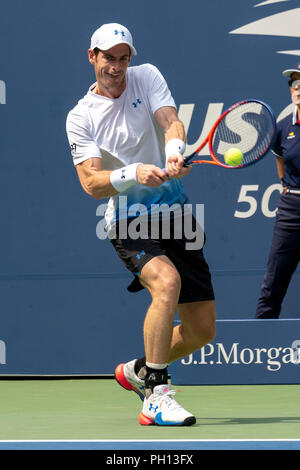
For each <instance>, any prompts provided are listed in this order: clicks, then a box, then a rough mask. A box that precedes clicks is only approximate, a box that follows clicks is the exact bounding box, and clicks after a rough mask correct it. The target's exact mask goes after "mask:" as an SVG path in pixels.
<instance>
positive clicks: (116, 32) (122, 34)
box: [114, 29, 125, 37]
mask: <svg viewBox="0 0 300 470" xmlns="http://www.w3.org/2000/svg"><path fill="white" fill-rule="evenodd" d="M114 33H115V34H116V35H118V34H121V36H123V37H124V36H125V33H124V31H118V30H117V29H115V31H114Z"/></svg>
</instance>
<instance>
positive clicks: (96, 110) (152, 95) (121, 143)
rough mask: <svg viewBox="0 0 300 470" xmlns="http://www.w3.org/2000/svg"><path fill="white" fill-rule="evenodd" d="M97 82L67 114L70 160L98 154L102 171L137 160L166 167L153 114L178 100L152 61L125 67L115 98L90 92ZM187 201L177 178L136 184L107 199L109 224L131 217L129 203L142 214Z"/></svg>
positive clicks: (161, 140)
mask: <svg viewBox="0 0 300 470" xmlns="http://www.w3.org/2000/svg"><path fill="white" fill-rule="evenodd" d="M95 86H96V84H93V85H92V86H91V87H90V89H89V90H88V92H87V94H86V95H85V96H84V98H82V99H81V100H80V101H79V102H78V104H77V105H76V106H75V107H74V108H73V109H72V110H71V111H70V112H69V114H68V117H67V123H66V128H67V135H68V140H69V143H70V146H71V153H72V156H73V162H74V165H78V164H79V163H81V162H83V161H84V160H87V159H89V158H101V159H102V167H103V169H105V170H115V169H117V168H121V167H123V166H126V165H129V164H130V163H136V162H140V163H149V164H150V163H151V164H154V165H157V166H158V167H160V168H164V166H165V159H166V157H165V141H164V134H163V131H162V129H161V127H160V126H159V124H158V123H157V121H156V119H155V118H154V113H155V111H157V110H158V109H159V108H161V107H163V106H172V107H176V105H175V102H174V100H173V98H172V96H171V93H170V90H169V88H168V86H167V84H166V81H165V80H164V78H163V76H162V75H161V73H160V72H159V70H158V69H157V68H156V67H154V66H153V65H151V64H144V65H140V66H136V67H128V69H127V72H126V89H125V91H124V92H123V93H122V95H121V96H120V97H119V98H107V97H104V96H101V95H97V94H96V93H94V92H93V89H94V88H95ZM120 196H126V197H127V208H126V207H124V203H123V201H124V199H122V203H121V204H119V197H120ZM186 201H187V197H186V195H185V192H184V189H183V185H182V182H181V181H180V180H178V179H171V180H170V181H169V182H166V183H164V184H163V185H161V186H159V187H158V188H149V187H146V186H143V185H140V184H138V183H137V184H135V185H134V186H131V187H130V188H129V189H128V190H126V191H123V192H122V193H119V194H117V195H116V196H113V197H111V198H110V200H109V203H108V208H107V210H106V214H105V219H106V224H107V229H108V231H109V230H110V228H111V227H112V225H113V224H114V223H115V222H116V221H117V220H120V219H121V218H122V219H123V218H126V217H128V216H130V214H131V216H132V214H133V212H134V211H129V212H128V210H129V209H130V207H131V206H132V205H133V204H135V206H134V207H135V210H136V208H137V206H136V205H137V204H138V205H139V212H138V213H137V214H136V215H144V214H146V213H150V212H151V211H152V212H153V211H154V210H157V205H160V206H161V205H162V204H168V206H172V205H173V204H180V205H181V206H182V205H183V204H184V203H185V202H186ZM153 205H155V206H153ZM151 206H152V207H151ZM154 207H155V209H154ZM128 214H129V215H128Z"/></svg>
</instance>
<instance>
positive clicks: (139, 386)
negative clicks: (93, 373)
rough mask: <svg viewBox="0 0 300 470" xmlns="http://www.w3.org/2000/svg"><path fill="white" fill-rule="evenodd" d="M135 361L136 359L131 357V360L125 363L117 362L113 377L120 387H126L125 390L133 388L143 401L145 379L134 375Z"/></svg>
mask: <svg viewBox="0 0 300 470" xmlns="http://www.w3.org/2000/svg"><path fill="white" fill-rule="evenodd" d="M135 362H136V359H133V361H130V362H127V363H126V364H119V365H118V366H117V367H116V370H115V378H116V380H117V382H119V384H120V385H121V386H122V387H124V388H126V390H133V391H134V392H135V393H137V394H138V395H139V397H140V399H141V400H142V401H144V398H145V381H144V380H142V379H140V378H139V377H138V376H137V375H136V373H135V371H134V365H135Z"/></svg>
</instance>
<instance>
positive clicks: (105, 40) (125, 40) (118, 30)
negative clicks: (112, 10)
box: [91, 23, 137, 55]
mask: <svg viewBox="0 0 300 470" xmlns="http://www.w3.org/2000/svg"><path fill="white" fill-rule="evenodd" d="M117 44H127V45H128V46H129V47H130V49H131V51H132V53H133V55H136V54H137V52H136V50H135V48H134V47H133V42H132V36H131V34H130V31H129V30H128V29H127V28H126V27H125V26H122V25H121V24H118V23H108V24H104V25H102V26H101V27H100V28H98V29H97V30H96V31H95V32H94V34H93V36H92V38H91V49H95V47H97V48H98V49H100V50H101V51H107V50H108V49H110V48H111V47H114V46H116V45H117Z"/></svg>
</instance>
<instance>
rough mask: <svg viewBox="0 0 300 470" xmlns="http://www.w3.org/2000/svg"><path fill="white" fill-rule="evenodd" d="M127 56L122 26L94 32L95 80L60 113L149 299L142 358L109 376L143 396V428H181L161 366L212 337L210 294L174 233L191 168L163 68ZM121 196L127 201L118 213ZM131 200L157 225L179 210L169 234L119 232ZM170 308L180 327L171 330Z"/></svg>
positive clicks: (181, 412) (130, 50) (182, 415)
mask: <svg viewBox="0 0 300 470" xmlns="http://www.w3.org/2000/svg"><path fill="white" fill-rule="evenodd" d="M133 55H136V49H135V47H134V45H133V41H132V36H131V34H130V32H129V31H128V29H127V28H126V27H125V26H122V25H120V24H116V23H110V24H105V25H103V26H101V27H100V28H99V29H97V30H96V31H95V33H94V34H93V35H92V38H91V45H90V49H89V50H88V57H89V61H90V63H91V64H92V65H93V67H94V71H95V76H96V82H95V83H94V84H93V85H92V86H91V87H90V88H89V90H88V92H87V94H86V95H85V96H84V97H83V98H82V99H81V100H80V101H79V102H78V104H77V105H76V106H75V107H74V108H73V109H72V110H71V111H70V113H69V114H68V117H67V134H68V139H69V143H70V146H71V153H72V156H73V161H74V165H75V166H76V169H77V172H78V176H79V180H80V182H81V185H82V187H83V188H84V190H85V191H86V192H87V193H88V194H89V195H91V196H92V197H94V198H96V199H101V198H108V197H109V198H110V200H109V204H108V208H107V211H106V214H105V220H106V226H107V230H108V233H109V234H112V233H114V234H117V236H116V237H115V236H114V237H113V236H111V237H110V238H111V242H112V244H113V246H114V248H115V250H116V251H117V253H118V255H119V257H120V258H121V260H122V261H123V262H124V263H125V265H126V266H127V268H128V269H129V270H130V271H131V272H132V274H133V276H134V277H133V282H132V283H131V285H130V286H129V287H128V290H129V291H132V292H135V291H138V290H141V289H143V288H146V289H148V291H149V292H150V294H151V298H152V302H151V305H150V307H149V309H148V311H147V313H146V317H145V322H144V344H145V356H144V357H142V358H139V359H134V360H132V361H130V362H128V363H126V364H119V365H118V366H117V367H116V370H115V376H116V379H117V381H118V382H119V383H120V384H121V385H122V386H123V387H124V388H125V389H127V390H134V391H135V392H137V393H138V394H139V395H140V396H141V397H142V399H143V409H142V412H141V413H140V415H139V422H140V423H141V424H142V425H148V424H157V425H185V426H187V425H192V424H194V423H195V422H196V418H195V416H194V415H193V414H192V413H189V412H188V411H186V410H185V409H184V408H182V407H181V406H180V405H179V404H178V403H177V401H176V400H175V398H174V393H175V392H174V391H173V390H171V388H170V385H169V384H168V370H167V367H168V365H169V364H170V363H171V362H173V361H175V360H177V359H179V358H182V357H185V356H187V355H189V354H190V353H192V352H193V351H195V350H197V349H199V348H201V347H202V346H204V345H205V344H207V343H208V342H210V341H211V340H212V339H213V337H214V335H215V316H216V314H215V303H214V292H213V288H212V284H211V276H210V272H209V268H208V265H207V263H206V261H205V258H204V256H203V251H202V246H201V248H200V249H197V250H188V249H187V248H186V247H187V245H186V241H187V240H186V239H185V235H184V234H183V236H182V237H181V238H178V237H176V236H174V233H175V231H174V224H175V220H178V217H182V220H181V222H182V221H183V215H182V214H183V211H181V208H182V207H183V205H184V204H185V203H186V202H187V196H186V194H185V191H184V188H183V185H182V180H181V179H182V178H183V177H184V176H186V175H187V174H188V173H189V171H190V168H187V167H184V158H183V153H184V150H185V140H186V136H185V131H184V126H183V124H182V122H181V121H180V120H179V119H178V116H177V111H176V105H175V103H174V100H173V98H172V96H171V93H170V91H169V88H168V86H167V84H166V81H165V79H164V78H163V76H162V74H161V73H160V72H159V70H158V69H157V68H156V67H155V66H153V65H150V64H144V65H140V66H130V67H129V64H130V61H131V58H132V56H133ZM164 168H165V170H164ZM120 196H126V198H127V206H126V210H124V204H122V205H121V204H120ZM136 203H139V204H140V207H141V208H142V209H141V211H142V212H143V210H144V213H143V214H140V215H144V216H145V217H146V218H147V217H150V216H151V217H152V216H153V211H154V209H153V207H156V210H157V207H158V208H159V214H158V217H157V220H158V221H160V220H161V212H160V209H161V208H162V207H164V208H168V207H172V208H174V207H177V208H178V211H177V214H176V215H175V216H174V213H173V214H172V216H173V217H171V225H172V224H173V225H172V228H173V230H171V232H172V233H171V235H170V237H169V239H167V238H165V237H164V236H163V231H161V232H160V234H159V236H158V237H157V238H155V239H154V238H153V237H152V239H151V238H148V239H147V238H146V237H141V238H138V239H137V240H133V239H131V238H130V237H129V236H126V237H125V236H124V234H122V233H121V234H120V230H121V229H120V227H121V222H122V223H123V222H124V220H125V221H126V224H128V220H131V219H130V218H129V217H128V213H129V212H130V207H131V205H132V204H136ZM175 213H176V210H175ZM159 223H160V222H159ZM193 223H194V224H196V221H195V220H193ZM127 235H128V234H127ZM189 241H190V240H189ZM176 310H177V311H178V314H179V317H180V320H181V323H180V324H179V325H177V326H175V327H173V325H174V316H175V312H176Z"/></svg>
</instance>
